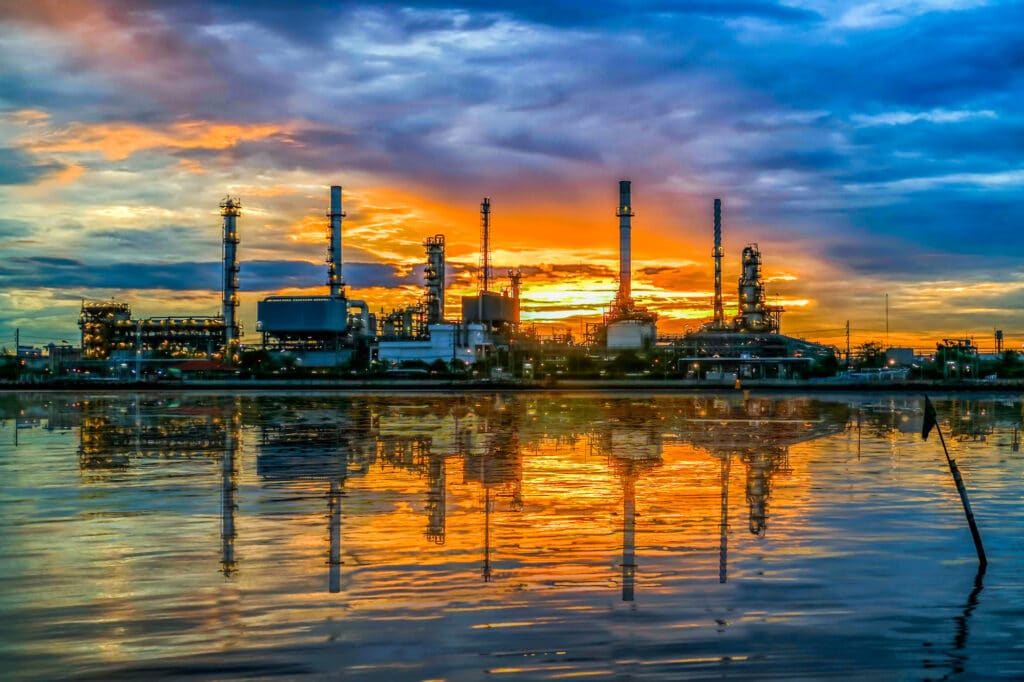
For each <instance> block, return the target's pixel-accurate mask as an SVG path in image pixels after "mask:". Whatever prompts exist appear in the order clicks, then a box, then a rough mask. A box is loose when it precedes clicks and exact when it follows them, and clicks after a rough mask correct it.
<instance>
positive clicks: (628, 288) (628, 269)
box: [615, 180, 635, 306]
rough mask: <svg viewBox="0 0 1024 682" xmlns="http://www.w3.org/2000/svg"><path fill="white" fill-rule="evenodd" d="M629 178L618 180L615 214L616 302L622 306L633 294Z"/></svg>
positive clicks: (631, 210) (631, 209) (631, 213)
mask: <svg viewBox="0 0 1024 682" xmlns="http://www.w3.org/2000/svg"><path fill="white" fill-rule="evenodd" d="M631 184H632V183H631V182H630V181H629V180H619V208H618V210H617V211H616V212H615V215H617V216H618V217H619V293H618V303H619V305H620V306H624V305H626V304H627V303H628V302H629V299H630V298H631V297H632V296H633V292H632V279H631V278H632V254H631V253H630V229H631V225H630V219H631V218H632V217H633V216H634V215H635V214H634V213H633V206H632V204H631V203H630V201H631V200H630V185H631Z"/></svg>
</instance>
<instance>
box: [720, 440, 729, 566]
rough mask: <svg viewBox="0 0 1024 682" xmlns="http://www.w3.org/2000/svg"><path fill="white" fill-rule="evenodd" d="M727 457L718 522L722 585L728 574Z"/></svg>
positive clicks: (724, 464) (723, 465)
mask: <svg viewBox="0 0 1024 682" xmlns="http://www.w3.org/2000/svg"><path fill="white" fill-rule="evenodd" d="M731 461H732V458H731V457H730V456H729V455H725V456H723V457H722V518H721V520H720V521H719V533H720V535H719V539H718V582H720V583H724V582H725V581H726V579H727V578H728V573H729V464H730V463H731Z"/></svg>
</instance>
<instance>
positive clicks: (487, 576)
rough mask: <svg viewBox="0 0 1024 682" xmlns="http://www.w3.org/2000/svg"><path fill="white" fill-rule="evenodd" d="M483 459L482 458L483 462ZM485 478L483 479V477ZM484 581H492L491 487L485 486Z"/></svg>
mask: <svg viewBox="0 0 1024 682" xmlns="http://www.w3.org/2000/svg"><path fill="white" fill-rule="evenodd" d="M482 461H483V460H481V462H482ZM481 480H483V479H481ZM483 576H484V582H485V583H489V582H491V489H490V488H488V487H486V486H484V568H483Z"/></svg>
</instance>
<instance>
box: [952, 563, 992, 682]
mask: <svg viewBox="0 0 1024 682" xmlns="http://www.w3.org/2000/svg"><path fill="white" fill-rule="evenodd" d="M984 577H985V566H984V564H983V565H981V566H979V567H978V573H977V574H976V575H975V576H974V589H972V590H971V593H970V594H969V595H968V596H967V604H966V605H965V606H964V612H963V613H962V614H961V615H959V616H957V617H956V618H954V619H953V620H954V621H955V622H956V636H955V637H954V638H953V649H954V651H963V649H964V647H966V646H967V622H968V620H969V619H970V617H971V614H972V613H974V609H976V608H978V595H979V594H981V590H982V587H983V586H984V585H983V582H982V581H983V579H984ZM952 656H953V673H954V674H957V673H962V672H964V661H966V660H967V657H966V656H964V655H962V654H953V655H952Z"/></svg>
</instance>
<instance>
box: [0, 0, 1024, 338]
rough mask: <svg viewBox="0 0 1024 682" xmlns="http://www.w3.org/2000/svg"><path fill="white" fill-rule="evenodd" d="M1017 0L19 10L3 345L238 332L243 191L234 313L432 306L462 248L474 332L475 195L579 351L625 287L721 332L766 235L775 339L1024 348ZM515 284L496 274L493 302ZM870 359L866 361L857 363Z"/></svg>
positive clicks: (532, 314)
mask: <svg viewBox="0 0 1024 682" xmlns="http://www.w3.org/2000/svg"><path fill="white" fill-rule="evenodd" d="M1021 26H1024V5H1022V4H1020V3H1016V2H1006V3H998V2H984V1H978V0H878V1H876V2H866V3H854V2H844V1H842V0H835V1H825V0H793V1H791V2H787V3H784V4H783V3H779V2H772V1H769V0H740V1H728V0H726V1H723V2H709V1H705V0H694V1H693V2H685V1H684V2H678V3H666V2H646V3H645V2H630V1H628V0H609V1H608V2H571V1H569V0H555V1H548V2H535V3H533V2H507V3H503V2H501V0H492V1H491V2H487V3H483V2H477V1H476V0H465V1H462V2H460V1H459V0H450V1H444V0H441V1H436V0H435V1H427V2H407V3H350V2H309V3H280V2H273V1H269V0H264V1H259V0H256V1H253V2H244V3H243V2H227V1H221V2H218V1H216V0H201V1H200V0H195V1H192V0H176V1H174V2H157V1H147V0H123V1H120V0H108V1H99V0H93V1H87V0H81V1H78V2H58V1H56V0H34V1H33V2H24V1H16V0H0V205H2V206H3V213H2V215H0V256H2V257H0V346H4V345H6V346H8V347H10V346H13V340H14V330H15V328H20V329H21V334H22V341H23V343H35V344H41V343H45V342H48V341H60V340H62V339H66V340H68V341H72V342H75V343H77V339H78V338H79V333H78V329H77V317H78V310H79V308H80V305H81V300H82V299H83V298H90V299H91V298H110V297H116V298H118V299H123V300H126V301H128V302H129V303H131V304H132V307H133V312H134V313H135V315H136V316H142V317H149V316H157V315H172V314H173V315H177V314H189V313H191V314H195V315H212V314H216V313H217V312H219V291H218V287H219V285H220V251H221V246H220V236H221V235H220V216H219V215H218V203H219V202H220V200H221V199H222V198H223V197H224V195H225V194H229V193H230V194H231V195H237V196H238V197H240V198H241V201H242V205H243V211H242V217H241V218H240V219H239V231H240V237H241V245H240V247H239V255H240V259H241V261H242V266H241V273H240V278H241V283H242V288H243V294H242V306H241V309H240V314H241V319H242V322H243V325H244V328H245V336H246V338H247V339H254V338H255V337H256V334H255V330H256V324H255V317H256V301H257V300H259V299H260V298H262V297H264V296H266V295H270V294H275V293H317V294H319V293H325V292H326V266H325V265H324V263H323V261H324V257H325V255H326V246H327V241H326V218H325V217H324V213H325V211H326V209H327V203H328V186H329V185H331V184H340V185H342V186H343V187H344V203H345V210H346V211H347V213H348V217H347V219H346V221H345V230H344V259H345V264H344V271H343V273H344V277H345V279H346V281H347V282H348V284H349V285H350V288H349V292H350V295H351V296H352V297H354V298H358V299H364V300H366V301H367V302H368V303H369V304H370V307H371V310H373V311H378V310H380V309H381V308H386V309H391V308H393V307H397V306H399V305H405V304H410V303H413V302H414V301H415V300H416V299H417V298H418V296H419V295H420V288H419V285H420V282H421V281H422V263H423V260H424V256H423V248H422V246H421V242H422V241H423V239H424V238H426V237H428V236H432V235H434V234H444V235H445V237H446V239H447V243H448V259H449V260H448V263H449V274H450V279H451V286H450V295H449V298H448V309H449V316H452V315H455V314H457V298H456V297H457V296H458V295H460V294H463V293H469V292H470V290H471V289H472V288H473V286H474V285H473V283H472V278H473V274H474V272H473V271H474V268H475V264H476V262H477V257H478V253H477V249H478V239H479V237H478V234H479V216H478V209H479V203H480V200H481V198H482V197H483V196H489V197H491V202H492V206H493V223H492V224H493V229H492V243H493V244H494V254H493V261H494V263H495V274H496V275H499V276H503V275H504V273H505V271H506V270H507V269H508V268H510V267H518V268H521V269H522V270H523V273H524V277H523V309H524V317H525V318H526V320H527V321H530V322H537V323H542V324H544V323H556V324H559V325H564V326H567V327H570V328H571V329H573V330H574V331H575V332H578V331H579V329H580V324H581V320H582V319H584V318H585V317H587V316H591V317H592V316H595V315H599V314H600V312H601V310H602V308H603V306H605V305H607V303H608V302H610V300H611V299H612V296H613V294H614V290H615V288H616V282H615V272H616V269H617V265H616V263H617V220H616V218H615V215H614V214H615V206H616V202H617V199H618V186H617V181H618V180H619V179H621V178H628V179H631V180H632V181H633V204H634V209H635V211H636V217H635V218H634V220H633V255H634V260H633V272H634V279H633V291H634V296H635V297H636V298H637V299H638V301H639V302H641V303H643V304H644V305H647V306H648V307H649V308H651V309H653V310H655V311H656V312H658V313H659V315H660V323H659V327H660V329H662V330H663V331H665V332H681V331H683V330H684V329H685V327H686V326H688V325H689V326H695V325H697V324H699V323H700V321H702V320H704V319H707V318H708V317H710V314H711V311H710V309H711V300H712V269H713V268H712V260H711V250H712V221H711V213H712V210H711V207H712V200H713V198H714V197H716V196H717V197H721V198H722V200H723V205H724V247H725V254H726V256H725V262H724V263H725V264H724V281H725V283H726V284H725V292H726V295H727V296H726V308H727V313H729V314H731V311H732V310H734V306H735V288H736V279H737V277H738V275H739V271H738V270H739V267H738V266H739V256H740V252H741V251H742V249H743V246H744V245H746V244H747V243H748V242H757V243H758V244H759V245H760V248H761V250H762V253H763V256H764V262H765V267H764V272H765V275H766V279H767V287H768V294H769V300H770V301H771V302H774V303H781V304H783V305H785V306H786V308H787V311H788V312H787V313H786V314H785V315H784V316H783V318H782V325H783V332H788V333H795V334H798V335H801V336H806V337H807V338H811V339H818V340H822V341H825V342H828V343H839V342H840V340H841V337H842V332H841V328H842V327H843V326H844V324H845V322H846V320H850V323H851V326H852V328H853V334H854V342H855V343H857V342H861V341H867V340H871V339H878V340H882V339H883V337H884V334H885V325H886V317H885V295H886V294H888V297H889V326H890V335H889V339H890V341H891V342H892V343H894V344H896V343H907V344H913V345H916V346H919V347H926V346H927V345H928V344H929V342H933V340H934V339H935V338H941V337H942V336H958V337H959V336H963V335H965V334H966V335H968V336H973V337H975V338H976V340H977V341H978V343H979V344H980V345H982V346H983V347H987V346H990V345H991V343H992V342H991V338H992V331H993V329H995V328H999V329H1004V330H1005V332H1006V335H1007V339H1008V347H1012V348H1018V349H1019V348H1020V346H1021V343H1022V342H1024V313H1022V303H1024V267H1022V261H1021V252H1022V247H1024V233H1022V230H1021V227H1022V225H1024V220H1022V218H1024V204H1022V202H1021V198H1022V193H1021V189H1022V186H1024V162H1022V161H1021V148H1022V146H1024V113H1022V106H1021V104H1022V102H1024V68H1022V65H1024V41H1022V40H1021V39H1020V27H1021ZM500 279H501V277H499V280H500ZM843 343H845V341H844V342H843Z"/></svg>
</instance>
